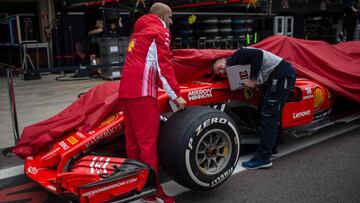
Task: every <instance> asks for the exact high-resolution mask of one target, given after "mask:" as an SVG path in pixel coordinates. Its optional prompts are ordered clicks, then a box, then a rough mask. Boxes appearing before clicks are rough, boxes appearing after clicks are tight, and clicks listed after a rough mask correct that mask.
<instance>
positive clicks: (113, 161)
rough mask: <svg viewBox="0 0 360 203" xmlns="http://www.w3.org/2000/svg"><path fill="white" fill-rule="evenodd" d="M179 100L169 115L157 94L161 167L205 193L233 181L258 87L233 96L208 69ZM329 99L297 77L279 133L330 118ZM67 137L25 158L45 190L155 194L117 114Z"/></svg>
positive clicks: (82, 194)
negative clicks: (180, 105) (179, 107)
mask: <svg viewBox="0 0 360 203" xmlns="http://www.w3.org/2000/svg"><path fill="white" fill-rule="evenodd" d="M181 95H182V97H183V98H186V100H187V102H188V106H189V107H188V108H186V109H185V110H183V111H177V112H174V111H173V109H172V107H173V106H174V104H173V103H172V102H171V101H170V100H169V98H168V96H167V95H166V93H165V92H164V91H163V90H159V95H158V103H159V106H160V110H161V114H162V115H161V118H159V119H161V121H162V122H161V123H162V124H161V125H162V126H161V132H160V138H159V148H158V151H159V160H160V165H161V168H162V170H163V171H164V172H165V173H166V174H168V175H169V176H170V177H171V178H172V179H173V180H175V181H176V182H178V183H179V184H181V185H183V186H185V187H188V188H191V189H194V190H209V189H212V188H214V187H217V186H219V185H220V184H222V183H224V182H225V181H226V180H227V179H228V178H229V177H230V175H231V174H232V172H233V171H234V169H235V167H236V165H237V161H238V158H239V153H240V146H241V144H243V143H246V141H247V140H248V138H251V137H252V136H253V135H256V134H257V133H256V132H257V131H258V128H259V125H260V124H259V113H258V106H259V104H260V102H261V99H262V89H261V88H258V89H255V90H250V89H239V90H237V91H231V90H230V88H229V82H228V80H227V79H226V78H218V77H215V76H213V75H212V74H211V73H210V71H209V70H208V69H206V70H202V72H201V73H200V74H196V76H194V77H192V79H191V80H190V81H187V82H184V83H181ZM80 99H81V98H80ZM334 101H335V96H334V94H333V93H332V92H330V91H329V89H328V88H327V87H325V86H324V85H322V84H320V83H319V82H315V81H313V80H309V79H305V78H297V80H296V84H295V87H294V89H293V91H292V93H291V95H290V97H289V99H288V101H287V102H286V104H285V106H284V109H283V112H282V118H281V122H280V124H279V132H283V131H291V132H292V133H293V134H296V132H297V131H296V129H297V128H298V127H299V126H305V125H308V124H312V123H315V122H314V121H316V120H319V119H321V118H324V117H327V116H328V115H329V114H330V113H331V110H332V106H333V104H334ZM60 125H61V124H60ZM74 129H75V128H74ZM66 132H69V133H67V134H65V135H64V136H62V137H61V139H57V140H55V141H54V142H51V144H50V146H49V147H44V148H43V149H41V150H40V152H39V153H37V154H36V155H33V156H28V157H27V158H26V161H25V172H26V174H27V175H28V176H29V177H30V178H31V179H33V180H34V181H36V182H38V183H39V184H41V185H42V186H43V187H44V188H46V189H47V190H49V191H51V192H53V193H55V194H57V195H61V196H64V197H66V198H68V199H72V200H78V201H80V202H108V201H119V202H126V201H131V200H135V199H138V198H141V197H144V196H147V195H151V194H153V193H154V192H156V187H155V184H154V172H153V170H152V169H151V168H150V167H149V166H147V165H146V164H144V163H140V162H138V161H135V160H129V159H126V153H125V150H124V117H123V114H122V112H121V111H118V112H117V113H115V114H113V115H110V116H108V117H107V118H106V119H104V120H103V121H102V122H101V123H100V124H99V125H97V127H95V128H93V129H91V130H89V131H87V132H83V131H76V130H72V131H66Z"/></svg>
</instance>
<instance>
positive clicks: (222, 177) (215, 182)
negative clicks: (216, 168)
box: [185, 117, 240, 187]
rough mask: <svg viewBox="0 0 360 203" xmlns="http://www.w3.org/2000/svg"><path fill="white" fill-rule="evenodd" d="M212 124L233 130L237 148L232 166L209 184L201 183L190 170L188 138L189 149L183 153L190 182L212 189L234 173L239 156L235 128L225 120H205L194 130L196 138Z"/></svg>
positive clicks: (190, 148)
mask: <svg viewBox="0 0 360 203" xmlns="http://www.w3.org/2000/svg"><path fill="white" fill-rule="evenodd" d="M214 123H221V124H228V125H229V126H230V128H231V129H232V130H233V132H234V134H235V137H234V144H235V146H237V151H236V160H235V162H234V165H233V166H232V167H231V168H230V169H228V170H226V171H225V172H224V173H222V174H221V175H219V176H218V177H217V178H215V179H214V180H213V181H212V182H211V183H206V182H203V181H201V180H200V179H198V177H197V176H195V174H194V172H193V170H192V168H191V163H190V151H191V150H192V149H193V139H192V138H190V140H189V143H188V147H189V149H186V151H185V165H186V169H187V171H188V173H189V175H190V177H191V178H192V180H193V181H194V182H195V183H197V184H198V185H199V186H203V187H214V186H216V185H218V184H219V183H221V182H222V181H224V180H225V179H226V178H227V177H228V176H230V175H231V174H232V172H233V171H234V167H235V166H236V164H237V162H238V159H239V154H240V147H239V145H240V140H239V134H238V132H237V130H236V128H235V126H234V125H233V124H232V123H231V122H229V121H228V120H227V119H226V118H216V117H215V118H211V119H207V120H206V121H204V122H203V123H202V124H200V125H199V126H198V127H197V128H196V129H195V131H196V136H198V135H199V134H200V133H201V132H202V131H203V130H204V129H205V128H206V127H208V126H209V125H211V124H214Z"/></svg>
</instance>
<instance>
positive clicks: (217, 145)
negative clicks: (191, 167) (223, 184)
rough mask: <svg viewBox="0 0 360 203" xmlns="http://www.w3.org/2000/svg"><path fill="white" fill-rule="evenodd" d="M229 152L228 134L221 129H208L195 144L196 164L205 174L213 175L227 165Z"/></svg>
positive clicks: (230, 150)
mask: <svg viewBox="0 0 360 203" xmlns="http://www.w3.org/2000/svg"><path fill="white" fill-rule="evenodd" d="M231 153H232V146H231V139H230V136H229V135H228V134H227V133H226V132H225V131H223V130H221V129H213V130H210V131H209V132H207V133H206V134H205V135H204V136H203V137H202V138H201V139H200V141H199V142H198V144H197V146H196V151H195V156H196V158H195V159H196V166H197V167H198V169H199V170H200V171H201V173H203V174H205V175H215V174H217V173H219V172H221V171H222V170H223V169H224V168H225V167H226V166H227V164H228V162H229V160H230V157H231Z"/></svg>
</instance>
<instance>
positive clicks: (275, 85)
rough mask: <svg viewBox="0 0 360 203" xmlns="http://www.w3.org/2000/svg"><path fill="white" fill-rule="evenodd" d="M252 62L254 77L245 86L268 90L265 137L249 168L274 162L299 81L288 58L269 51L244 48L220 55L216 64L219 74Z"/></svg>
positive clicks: (247, 164)
mask: <svg viewBox="0 0 360 203" xmlns="http://www.w3.org/2000/svg"><path fill="white" fill-rule="evenodd" d="M246 64H250V65H251V72H250V79H247V80H246V81H245V86H247V87H249V88H254V87H255V86H256V85H258V84H264V85H265V88H266V91H265V95H264V98H263V102H262V105H261V113H260V114H261V115H260V118H261V137H260V139H261V140H260V144H259V147H258V151H257V153H256V155H255V156H254V157H253V158H252V159H250V160H249V161H246V162H243V163H242V166H243V167H245V168H249V169H258V168H267V167H270V166H271V165H272V161H271V159H270V158H271V155H272V153H273V152H272V150H273V147H274V145H275V142H276V136H277V126H278V122H279V120H280V116H281V110H282V107H283V105H284V103H285V102H286V100H287V99H288V97H289V93H290V90H291V89H292V88H293V86H294V83H295V71H294V68H293V67H292V66H291V65H290V64H289V63H288V62H286V61H285V60H284V59H282V58H280V57H279V56H276V55H274V54H272V53H270V52H268V51H265V50H261V49H255V48H241V49H239V50H237V51H236V52H235V53H234V54H233V55H232V56H230V57H229V58H227V59H225V58H223V59H219V60H217V61H216V62H215V64H214V72H215V74H224V73H225V72H226V67H229V66H234V65H246Z"/></svg>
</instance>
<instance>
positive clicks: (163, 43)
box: [119, 3, 186, 203]
mask: <svg viewBox="0 0 360 203" xmlns="http://www.w3.org/2000/svg"><path fill="white" fill-rule="evenodd" d="M171 16H172V12H171V9H170V8H169V7H168V6H167V5H165V4H162V3H155V4H154V5H153V6H152V7H151V8H150V11H149V14H147V15H144V16H142V17H141V18H139V19H138V20H137V21H136V24H135V29H134V33H133V34H132V36H131V38H130V43H129V46H128V52H127V55H126V60H125V64H124V67H123V71H122V79H121V84H120V90H119V98H120V99H121V101H122V102H121V104H122V107H123V111H124V116H125V138H126V152H127V155H128V157H129V158H131V159H137V160H140V161H142V162H145V163H147V164H149V165H150V166H152V167H153V168H154V169H155V171H156V174H158V165H159V164H158V156H157V142H158V137H159V127H160V110H159V107H158V103H157V91H158V85H159V84H162V86H163V88H164V90H165V91H166V93H167V94H168V95H169V97H170V98H171V99H172V100H174V101H176V103H177V104H178V106H179V108H180V109H183V108H185V105H186V101H185V100H184V99H183V98H182V97H181V96H179V95H180V89H179V86H178V83H177V81H176V79H175V75H174V70H173V67H172V63H171V61H170V48H169V46H170V33H169V29H168V26H169V25H170V24H172V20H171ZM156 180H157V187H158V192H157V193H156V194H155V195H154V196H151V197H147V198H144V201H145V202H165V203H172V202H175V199H174V198H173V197H169V196H167V195H166V194H165V193H164V192H163V189H162V187H161V185H160V182H159V179H158V177H156Z"/></svg>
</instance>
